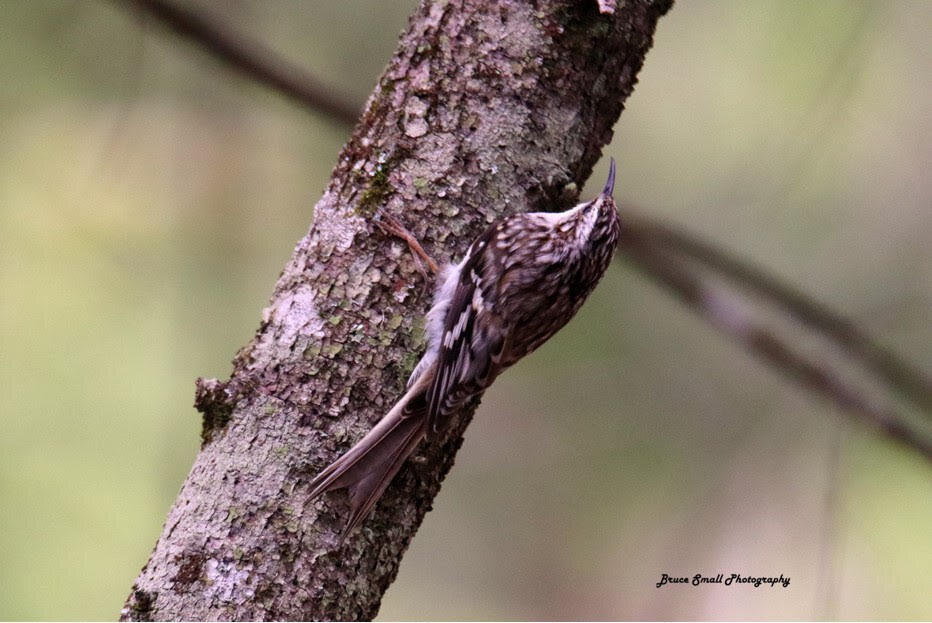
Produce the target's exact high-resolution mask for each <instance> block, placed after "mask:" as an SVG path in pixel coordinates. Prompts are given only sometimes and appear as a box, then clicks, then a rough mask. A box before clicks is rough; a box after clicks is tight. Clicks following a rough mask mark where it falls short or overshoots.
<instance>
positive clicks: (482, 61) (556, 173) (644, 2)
mask: <svg viewBox="0 0 932 623" xmlns="http://www.w3.org/2000/svg"><path fill="white" fill-rule="evenodd" d="M669 6H670V2H669V1H668V0H655V1H651V0H628V1H627V2H625V3H624V6H620V7H618V8H617V9H616V11H615V12H614V14H611V15H602V14H600V13H599V10H598V7H597V5H596V3H595V2H592V3H589V2H570V3H567V2H561V1H558V0H538V2H536V3H534V4H533V5H532V4H531V3H526V2H514V1H507V0H499V1H488V0H458V1H454V2H448V1H438V2H430V1H427V2H424V3H423V4H422V5H421V6H420V7H419V8H418V10H417V12H416V14H415V15H414V16H413V17H412V18H411V21H410V22H409V26H408V30H407V32H406V33H405V34H404V35H402V37H401V40H400V42H399V46H398V49H397V51H396V53H395V55H394V56H393V58H392V59H391V61H390V63H389V65H388V68H387V69H386V71H385V73H384V74H383V75H382V77H381V79H380V81H379V84H378V85H377V86H376V88H375V91H374V92H373V94H372V96H371V97H370V98H369V101H368V104H367V107H366V112H365V113H364V114H363V116H362V119H361V121H360V123H359V125H358V126H357V127H356V129H355V131H354V132H353V135H352V137H351V138H350V140H349V141H348V143H347V144H346V146H345V147H344V148H343V150H342V152H341V154H340V156H339V159H338V164H337V166H336V167H335V169H334V172H333V177H332V179H331V182H330V185H329V186H328V188H327V190H326V191H325V193H324V195H323V197H322V198H321V199H320V201H319V202H318V203H317V206H316V207H315V209H314V225H313V227H312V228H311V231H310V232H309V233H308V235H307V236H306V237H305V238H304V239H302V240H301V241H300V242H299V243H298V246H297V248H296V249H295V252H294V254H293V256H292V258H291V260H290V261H289V263H288V265H287V266H286V267H285V269H284V270H283V272H282V275H281V277H280V278H279V280H278V283H277V284H276V286H275V291H274V293H273V296H272V300H271V302H270V305H269V307H268V308H267V309H266V310H265V311H264V313H263V319H262V323H261V324H260V327H259V329H258V331H257V333H256V335H255V337H254V338H253V340H252V341H251V342H250V343H249V344H248V345H247V346H246V347H245V348H244V349H243V350H242V351H241V352H240V353H239V354H238V355H237V357H236V359H235V361H234V371H233V375H232V377H231V379H230V381H228V382H221V381H217V380H201V381H199V384H198V392H197V401H196V405H197V407H198V408H199V409H200V410H201V411H202V412H203V413H204V419H205V429H204V441H205V443H204V446H203V448H202V450H201V452H200V454H199V455H198V457H197V459H196V461H195V464H194V466H193V467H192V470H191V472H190V474H189V476H188V478H187V480H186V481H185V484H184V486H183V488H182V490H181V492H180V493H179V495H178V498H177V500H176V501H175V504H174V506H173V507H172V509H171V511H170V513H169V516H168V519H167V520H166V523H165V526H164V529H163V532H162V536H161V538H160V539H159V541H158V543H157V544H156V547H155V550H154V551H153V552H152V555H151V557H150V559H149V562H148V563H147V564H146V566H145V568H144V569H143V570H142V573H141V574H140V576H139V578H138V579H137V581H136V583H135V585H134V587H133V590H132V593H131V594H130V596H129V599H128V600H127V603H126V606H125V607H124V609H123V611H122V617H123V618H124V619H127V620H144V619H158V620H173V619H188V620H204V619H235V620H241V619H249V620H268V619H276V620H282V619H308V620H310V619H331V620H352V619H370V618H372V617H373V616H374V615H375V614H376V612H377V611H378V605H379V602H380V600H381V596H382V593H383V592H384V590H385V589H386V588H387V587H388V585H389V584H390V583H391V581H392V580H393V579H394V577H395V574H396V572H397V569H398V564H399V561H400V559H401V556H402V554H403V552H404V551H405V549H406V547H407V544H408V542H409V541H410V539H411V538H412V536H413V535H414V533H415V531H416V530H417V527H418V526H419V524H420V522H421V520H422V518H423V516H424V514H425V513H426V512H427V510H428V509H429V508H430V504H431V501H432V500H433V497H434V496H435V495H436V493H437V491H438V490H439V487H440V482H441V480H442V479H443V476H444V475H445V474H446V472H447V470H448V469H449V468H450V466H451V465H452V463H453V457H454V455H455V453H456V450H457V448H458V447H459V444H460V443H461V435H462V433H463V431H464V429H465V427H466V425H467V424H468V422H469V419H470V417H471V411H470V410H468V412H466V413H463V414H462V415H461V419H460V421H459V422H458V424H457V425H456V426H455V427H454V430H452V431H451V432H450V434H449V435H448V436H447V437H446V438H445V439H443V440H441V441H440V442H436V443H431V444H425V445H424V446H423V447H422V449H421V450H420V454H419V455H418V456H417V457H415V460H412V461H409V462H408V463H406V465H405V467H404V468H403V469H402V471H401V472H400V473H399V474H398V476H397V477H396V478H395V480H394V481H393V482H392V484H391V486H390V487H389V488H388V490H387V491H386V493H385V495H384V496H383V498H382V499H381V501H380V502H379V504H378V505H377V506H376V509H375V512H374V513H373V514H372V515H371V516H370V517H369V519H368V520H367V521H366V522H365V523H364V524H363V525H362V527H361V528H360V529H359V530H358V531H356V532H355V533H353V534H351V535H350V537H349V538H348V539H347V541H346V542H345V543H340V542H339V539H338V534H339V531H340V528H341V527H342V525H343V521H344V518H345V513H346V504H345V498H343V497H341V496H338V495H326V496H324V497H323V498H319V499H317V500H314V501H311V500H310V499H309V494H310V491H309V489H308V483H309V481H310V480H311V478H312V476H313V475H314V474H315V473H317V471H318V470H320V469H321V468H323V467H324V466H325V465H327V464H329V463H330V462H331V461H332V460H333V459H335V458H336V457H337V456H338V455H339V454H341V453H342V452H343V451H345V450H346V449H347V448H348V447H349V446H350V445H351V444H352V442H353V441H354V440H357V439H359V438H360V437H361V436H362V435H363V434H364V433H365V432H366V431H367V430H369V428H370V427H371V426H372V425H373V423H374V422H375V421H377V420H378V419H379V418H380V417H381V416H382V415H383V414H384V413H385V411H387V410H388V409H389V408H390V406H391V405H392V403H393V402H394V401H395V400H397V398H398V397H399V396H400V395H401V393H402V391H403V386H404V380H405V379H406V378H407V376H408V373H409V372H410V371H411V368H412V367H413V365H414V363H415V362H416V361H417V359H418V356H419V355H420V353H421V351H422V350H423V346H424V344H423V331H422V329H423V321H424V314H425V312H426V309H427V307H428V305H429V301H428V300H427V298H426V297H423V296H420V292H421V290H422V284H421V282H420V280H419V275H418V272H417V269H416V268H415V266H414V264H413V262H412V261H411V259H410V257H409V255H408V254H407V252H406V249H405V248H404V245H402V244H399V243H398V241H397V240H395V239H393V238H390V237H388V236H385V235H384V234H382V233H380V232H379V230H378V229H377V228H375V227H373V226H372V224H371V218H372V216H373V214H374V213H375V212H376V210H385V211H387V212H388V213H390V214H392V215H395V216H396V217H398V218H399V219H400V220H402V221H404V223H405V225H406V226H407V227H408V228H409V229H411V230H412V231H413V233H414V234H415V235H416V236H417V237H418V238H419V239H420V240H421V241H422V242H423V243H425V246H426V247H427V250H428V252H430V254H431V255H432V256H434V257H435V258H440V259H450V258H453V257H459V256H461V254H462V253H463V252H464V251H465V248H466V246H467V245H468V244H469V243H470V242H471V241H472V240H473V239H474V238H475V236H476V235H478V233H479V232H480V231H481V230H482V229H483V228H484V227H485V226H486V224H487V223H489V222H492V221H493V220H494V219H495V218H497V217H500V216H502V215H505V214H510V213H514V212H517V211H519V210H520V211H523V210H526V209H527V207H528V205H531V206H535V207H543V206H550V205H552V204H553V202H554V200H555V199H556V198H559V197H563V196H564V195H565V194H566V192H567V189H569V188H574V187H579V186H581V184H582V182H583V181H584V180H585V179H586V177H588V175H589V173H590V172H591V170H592V166H593V164H594V163H595V161H596V160H597V159H598V157H599V155H600V153H601V149H602V147H603V145H605V144H606V143H607V142H608V141H609V140H610V139H611V134H612V127H613V126H614V124H615V122H616V120H617V118H618V115H619V114H620V113H621V109H622V104H623V102H624V100H625V99H626V98H627V96H628V95H629V94H630V93H631V91H632V89H633V87H634V83H635V81H636V76H637V73H638V71H639V70H640V67H641V65H642V63H643V60H644V56H645V54H646V53H647V50H648V48H649V47H650V45H651V40H652V35H653V31H654V27H655V25H656V22H657V20H658V19H659V17H660V16H661V15H662V14H663V13H664V12H666V10H667V9H668V8H669ZM573 185H575V186H573ZM474 407H475V405H473V408H474Z"/></svg>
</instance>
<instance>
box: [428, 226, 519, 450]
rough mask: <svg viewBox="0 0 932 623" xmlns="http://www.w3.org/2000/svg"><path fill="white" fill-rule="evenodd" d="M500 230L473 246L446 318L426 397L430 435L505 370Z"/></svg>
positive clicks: (443, 428) (494, 229)
mask: <svg viewBox="0 0 932 623" xmlns="http://www.w3.org/2000/svg"><path fill="white" fill-rule="evenodd" d="M498 231H499V228H498V227H497V226H492V227H490V228H489V229H487V230H486V231H485V232H484V233H483V234H482V235H481V236H480V237H479V238H477V239H476V241H475V242H474V243H473V244H472V246H471V247H470V248H469V251H468V252H467V255H466V259H465V261H464V262H463V263H462V265H461V268H460V275H459V280H458V282H457V284H456V289H455V290H454V292H453V295H452V296H451V299H450V305H449V308H448V309H447V313H446V317H445V319H444V325H443V334H442V336H441V338H440V349H439V353H438V357H437V369H436V374H435V375H434V378H433V382H432V383H431V386H430V388H429V389H428V393H427V421H428V426H427V432H428V434H429V435H432V436H434V435H436V434H437V433H440V432H441V431H443V430H445V428H446V426H447V424H448V423H449V420H450V416H452V415H453V414H455V413H456V412H457V411H458V410H459V409H460V408H462V407H463V406H464V405H465V404H466V403H467V402H469V401H470V400H471V399H472V398H473V397H475V396H476V395H478V394H480V393H482V391H483V390H484V389H485V388H486V387H488V386H489V384H491V382H492V380H494V378H495V376H496V375H497V374H498V372H500V371H501V366H500V362H501V357H502V353H503V351H504V347H505V338H506V334H507V331H506V328H505V326H504V322H503V319H502V318H501V316H500V315H499V314H498V313H497V312H496V311H495V303H496V300H497V299H498V296H499V292H498V287H499V284H498V280H497V279H495V278H494V275H496V274H500V273H501V267H500V266H498V265H497V264H500V263H501V258H500V256H499V254H498V252H497V251H498V250H497V247H496V245H495V244H494V240H495V236H496V233H497V232H498Z"/></svg>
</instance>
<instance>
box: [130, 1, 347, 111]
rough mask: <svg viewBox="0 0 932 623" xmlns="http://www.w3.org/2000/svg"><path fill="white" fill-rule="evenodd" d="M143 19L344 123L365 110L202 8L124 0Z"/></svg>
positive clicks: (168, 2) (304, 104) (256, 79)
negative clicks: (168, 29)
mask: <svg viewBox="0 0 932 623" xmlns="http://www.w3.org/2000/svg"><path fill="white" fill-rule="evenodd" d="M122 2H124V3H126V4H129V5H131V6H133V7H135V8H136V9H138V10H139V11H141V12H142V13H143V14H144V15H148V16H150V17H153V18H155V19H157V20H158V21H160V22H161V23H162V24H164V25H165V26H167V27H169V28H171V29H172V30H173V31H174V32H175V33H177V34H178V35H181V36H182V37H185V38H186V39H188V40H189V41H191V42H193V43H196V44H197V45H199V46H200V47H202V48H203V49H204V50H205V51H206V52H209V53H210V54H211V55H212V56H213V57H214V58H216V59H217V60H220V61H222V62H224V63H226V64H228V65H229V66H230V67H232V68H233V69H236V70H238V71H240V72H242V73H243V74H245V75H247V76H249V77H250V78H252V79H253V80H255V81H257V82H261V83H262V84H265V85H266V86H269V87H272V88H273V89H275V90H276V91H278V92H280V93H283V94H285V95H287V96H289V97H291V98H292V99H294V100H296V101H297V102H298V103H300V104H302V105H303V106H305V107H307V108H309V109H311V110H316V111H319V112H322V113H324V114H326V115H329V116H330V117H333V118H334V119H336V120H338V121H340V122H341V123H344V124H348V125H352V124H355V123H356V121H357V120H358V119H359V115H360V113H361V111H362V109H361V107H357V106H355V105H353V104H350V103H349V102H348V101H347V100H346V99H344V98H343V97H340V96H338V95H334V94H333V92H332V89H330V88H329V87H326V86H325V85H323V84H321V83H320V82H318V80H317V79H316V78H315V77H314V76H313V75H311V74H309V73H308V72H306V71H304V70H303V69H302V68H301V67H298V66H297V65H294V64H292V63H289V62H288V61H286V60H285V59H284V58H282V57H281V56H280V55H278V54H276V53H275V52H274V51H273V50H271V49H269V48H268V47H266V46H265V45H264V44H262V42H260V41H257V40H255V39H251V38H249V37H247V36H246V35H244V34H243V33H240V32H237V31H236V30H235V29H233V28H231V27H230V26H229V25H228V24H226V23H225V22H223V21H222V20H220V19H219V18H217V17H216V16H213V15H210V14H208V13H206V12H205V11H203V10H201V9H195V8H194V7H191V6H180V5H178V4H176V3H174V2H170V1H168V0H122Z"/></svg>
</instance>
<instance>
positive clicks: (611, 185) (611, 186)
mask: <svg viewBox="0 0 932 623" xmlns="http://www.w3.org/2000/svg"><path fill="white" fill-rule="evenodd" d="M614 191H615V159H614V158H611V159H610V160H609V165H608V179H607V180H605V187H604V188H603V189H602V196H603V197H611V196H612V193H613V192H614Z"/></svg>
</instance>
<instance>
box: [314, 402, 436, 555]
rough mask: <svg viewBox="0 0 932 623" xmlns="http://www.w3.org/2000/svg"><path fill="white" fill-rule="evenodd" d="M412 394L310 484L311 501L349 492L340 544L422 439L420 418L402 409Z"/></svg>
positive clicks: (415, 413) (423, 419)
mask: <svg viewBox="0 0 932 623" xmlns="http://www.w3.org/2000/svg"><path fill="white" fill-rule="evenodd" d="M413 394H414V392H413V391H409V392H408V393H407V394H406V395H405V396H404V397H403V398H402V399H401V400H399V401H398V403H397V404H396V405H395V406H394V407H393V408H392V410H391V411H389V412H388V413H387V414H386V415H385V417H383V418H382V419H381V420H380V421H379V423H378V424H376V425H375V426H374V427H373V428H372V430H371V431H369V432H368V433H367V434H366V436H365V437H363V438H362V439H361V440H360V441H359V442H358V443H357V444H356V445H355V446H353V447H352V448H350V449H349V450H348V451H347V452H346V453H345V454H344V455H343V456H341V457H340V458H339V459H337V460H336V461H334V462H333V463H331V464H330V465H329V466H328V467H327V468H326V469H324V470H323V471H322V472H321V473H320V474H318V475H317V476H316V477H315V478H314V480H313V481H312V482H311V487H312V488H313V490H312V492H311V498H315V497H317V496H318V495H320V494H322V493H325V492H327V491H335V490H337V489H348V490H349V503H350V515H349V519H348V520H347V523H346V527H345V528H344V529H343V532H342V533H341V535H340V540H341V541H342V540H343V539H344V538H345V537H346V535H347V534H349V533H350V532H351V531H352V530H353V529H354V528H355V527H356V526H357V525H359V523H360V522H361V521H362V520H363V519H365V518H366V515H368V514H369V512H370V511H371V510H372V507H373V506H375V503H376V501H378V499H379V498H380V497H381V496H382V493H383V492H384V491H385V489H386V487H388V484H389V483H390V482H391V481H392V478H394V476H395V474H397V473H398V470H400V469H401V466H402V465H403V464H404V462H405V459H407V458H408V457H409V456H410V455H411V453H412V452H414V449H415V448H416V447H417V445H418V443H419V442H420V441H421V439H422V438H423V437H424V424H425V421H426V418H425V417H424V414H422V413H420V411H421V410H420V409H418V410H417V411H416V412H411V411H410V409H406V407H407V406H408V404H409V401H410V399H411V398H412V395H413Z"/></svg>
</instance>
